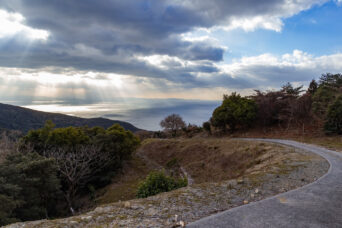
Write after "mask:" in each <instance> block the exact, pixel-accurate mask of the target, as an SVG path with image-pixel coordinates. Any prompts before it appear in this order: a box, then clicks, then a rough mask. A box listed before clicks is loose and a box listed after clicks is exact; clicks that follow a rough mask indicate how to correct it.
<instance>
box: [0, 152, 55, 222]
mask: <svg viewBox="0 0 342 228" xmlns="http://www.w3.org/2000/svg"><path fill="white" fill-rule="evenodd" d="M59 189H60V184H59V180H58V178H57V169H56V166H55V162H54V160H53V159H49V158H45V157H42V156H40V155H38V154H37V153H28V154H22V153H12V154H9V155H8V156H7V157H6V159H5V161H4V162H3V163H1V165H0V199H1V204H0V225H5V224H7V223H11V222H14V221H19V220H23V221H25V220H35V219H42V218H47V217H48V216H49V215H55V213H56V211H55V205H56V204H55V200H56V198H57V197H58V196H60V195H59V193H60V192H59Z"/></svg>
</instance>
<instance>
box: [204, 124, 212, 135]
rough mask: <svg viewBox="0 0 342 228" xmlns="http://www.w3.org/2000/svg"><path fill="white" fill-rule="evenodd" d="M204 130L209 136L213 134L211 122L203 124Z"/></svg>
mask: <svg viewBox="0 0 342 228" xmlns="http://www.w3.org/2000/svg"><path fill="white" fill-rule="evenodd" d="M203 129H204V130H205V131H206V132H208V133H209V135H210V134H211V125H210V122H209V121H207V122H204V123H203Z"/></svg>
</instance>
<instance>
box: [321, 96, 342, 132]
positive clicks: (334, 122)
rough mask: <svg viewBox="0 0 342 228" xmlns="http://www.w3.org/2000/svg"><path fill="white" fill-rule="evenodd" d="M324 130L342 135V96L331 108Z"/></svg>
mask: <svg viewBox="0 0 342 228" xmlns="http://www.w3.org/2000/svg"><path fill="white" fill-rule="evenodd" d="M324 130H325V131H326V133H337V134H342V95H341V96H339V97H338V98H337V99H336V101H335V102H334V103H333V104H332V105H331V106H330V107H329V110H328V115H327V118H326V121H325V125H324Z"/></svg>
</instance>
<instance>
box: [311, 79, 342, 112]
mask: <svg viewBox="0 0 342 228" xmlns="http://www.w3.org/2000/svg"><path fill="white" fill-rule="evenodd" d="M337 94H338V93H337V91H336V89H335V88H333V87H329V86H325V85H321V86H319V87H318V89H317V91H316V93H315V94H314V95H313V97H312V101H313V102H312V111H313V112H314V113H315V114H316V115H317V116H319V117H323V118H324V117H325V116H326V114H327V110H328V107H329V106H330V105H331V104H332V103H333V102H334V101H335V99H336V96H337Z"/></svg>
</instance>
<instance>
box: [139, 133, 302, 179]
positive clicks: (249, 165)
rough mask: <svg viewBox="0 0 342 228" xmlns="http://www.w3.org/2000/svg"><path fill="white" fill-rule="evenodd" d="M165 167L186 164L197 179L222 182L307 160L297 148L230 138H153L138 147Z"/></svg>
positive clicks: (186, 168) (140, 152)
mask: <svg viewBox="0 0 342 228" xmlns="http://www.w3.org/2000/svg"><path fill="white" fill-rule="evenodd" d="M138 153H139V154H143V155H144V156H146V157H148V158H149V159H150V160H153V161H154V162H156V163H158V164H159V165H161V166H163V167H169V166H170V165H173V166H175V165H178V166H181V167H183V168H184V169H185V170H186V171H187V172H188V173H189V174H190V176H191V177H192V178H193V179H194V180H195V183H202V182H219V181H222V180H228V179H232V178H237V177H240V176H243V175H245V174H248V173H257V172H260V171H262V172H265V171H272V170H274V169H277V167H279V166H281V165H283V164H284V163H285V162H286V161H287V160H296V159H298V160H303V159H304V160H305V159H306V158H304V157H305V156H304V155H301V154H298V153H295V152H294V150H293V149H291V148H288V147H283V146H279V145H275V144H269V143H263V142H247V141H241V140H233V139H229V138H192V139H167V140H165V139H164V140H160V139H153V140H148V141H146V142H145V143H143V145H142V147H141V148H140V150H139V151H138Z"/></svg>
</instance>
